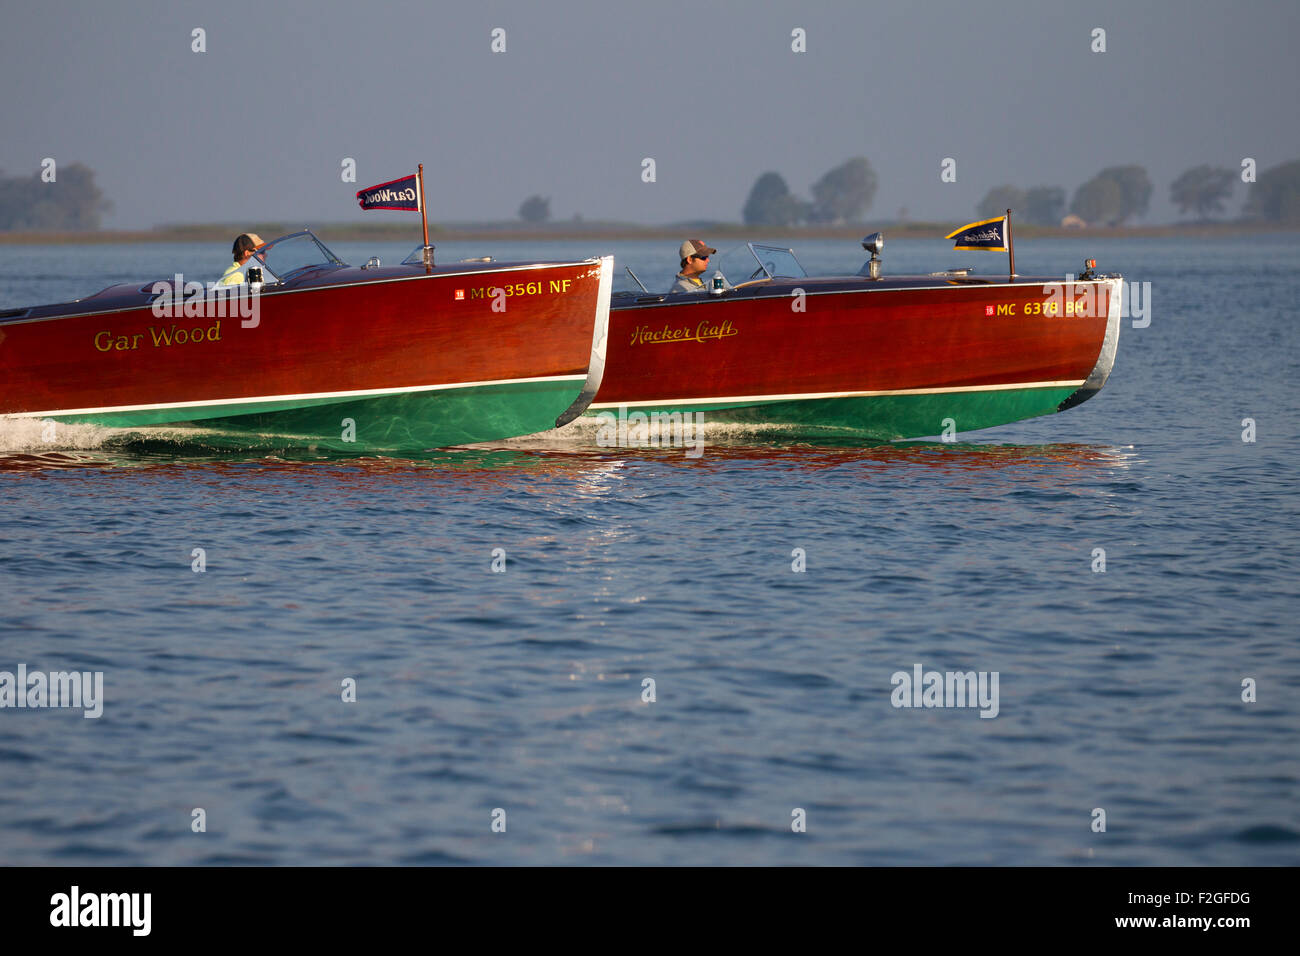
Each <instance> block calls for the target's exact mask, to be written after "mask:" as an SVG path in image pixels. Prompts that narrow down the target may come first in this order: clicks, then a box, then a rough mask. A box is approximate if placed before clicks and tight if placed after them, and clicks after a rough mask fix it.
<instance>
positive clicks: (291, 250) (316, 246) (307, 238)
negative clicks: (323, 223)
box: [254, 229, 345, 282]
mask: <svg viewBox="0 0 1300 956" xmlns="http://www.w3.org/2000/svg"><path fill="white" fill-rule="evenodd" d="M254 258H255V259H260V260H261V261H262V263H263V264H264V266H265V267H266V269H267V270H268V271H269V272H270V273H271V275H272V276H274V277H275V278H276V279H279V280H280V281H281V282H283V281H284V280H285V278H287V277H288V276H290V275H292V274H293V273H295V272H297V271H298V270H299V269H307V268H310V267H311V266H341V265H345V263H344V262H343V260H341V259H340V258H339V257H338V256H336V255H334V253H332V252H330V251H329V250H328V249H326V248H325V244H324V243H322V242H321V241H320V240H319V239H317V238H316V237H315V236H314V235H312V233H311V231H310V230H306V229H304V230H303V231H302V232H295V233H293V234H292V235H288V236H281V237H280V238H279V239H273V240H271V241H270V242H268V243H267V244H266V245H264V246H262V248H260V249H258V250H257V252H256V253H255V254H254Z"/></svg>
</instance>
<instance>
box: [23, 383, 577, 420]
mask: <svg viewBox="0 0 1300 956" xmlns="http://www.w3.org/2000/svg"><path fill="white" fill-rule="evenodd" d="M586 379H587V376H586V375H547V376H542V377H540V378H501V379H494V380H492V381H487V382H452V383H450V384H447V385H408V386H405V387H399V388H371V389H360V390H358V391H348V392H302V393H301V394H297V395H254V396H251V397H249V398H210V399H206V400H204V401H197V402H162V403H160V404H157V405H104V406H100V407H98V408H60V409H57V410H55V411H50V412H6V413H4V415H3V416H0V417H7V418H48V417H53V416H55V415H96V414H102V413H107V412H146V411H154V410H156V409H164V408H204V407H208V406H216V405H251V404H253V403H254V402H296V401H304V400H309V399H320V398H374V397H377V396H380V395H397V394H400V393H402V392H435V391H438V390H440V389H452V388H476V387H478V386H482V385H518V384H522V383H525V382H583V381H586Z"/></svg>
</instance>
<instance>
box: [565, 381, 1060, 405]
mask: <svg viewBox="0 0 1300 956" xmlns="http://www.w3.org/2000/svg"><path fill="white" fill-rule="evenodd" d="M1082 384H1083V379H1076V380H1074V381H1068V382H1015V383H1012V384H1009V385H952V386H949V387H948V388H893V389H886V390H883V391H868V392H793V393H791V394H788V395H718V396H716V397H708V398H663V399H658V400H655V401H635V402H593V403H592V405H591V407H592V408H619V407H623V408H632V407H634V406H641V405H705V404H713V403H715V402H727V403H748V402H765V403H766V402H789V401H808V400H812V399H820V398H880V397H884V396H887V395H950V394H952V393H954V392H997V391H1006V390H1008V389H1013V388H1078V387H1079V386H1080V385H1082Z"/></svg>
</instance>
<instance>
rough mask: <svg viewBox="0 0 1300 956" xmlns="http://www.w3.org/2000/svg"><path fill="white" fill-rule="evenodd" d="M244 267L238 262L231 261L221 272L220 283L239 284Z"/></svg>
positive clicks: (242, 276) (242, 278) (241, 280)
mask: <svg viewBox="0 0 1300 956" xmlns="http://www.w3.org/2000/svg"><path fill="white" fill-rule="evenodd" d="M243 269H244V267H243V266H241V265H240V264H239V263H238V262H232V263H230V265H229V266H227V267H226V271H225V272H223V273H221V285H239V284H240V283H242V282H243V281H244V272H243Z"/></svg>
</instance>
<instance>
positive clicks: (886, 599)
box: [0, 236, 1300, 865]
mask: <svg viewBox="0 0 1300 956" xmlns="http://www.w3.org/2000/svg"><path fill="white" fill-rule="evenodd" d="M325 238H326V239H327V241H328V237H325ZM337 245H338V248H337V250H336V251H338V252H339V253H340V254H342V255H343V257H344V258H346V259H349V260H351V261H364V258H365V257H366V256H367V255H370V254H372V253H374V254H380V255H381V256H382V257H383V258H384V259H385V261H387V260H388V259H391V258H400V257H401V256H402V255H404V254H405V253H406V252H407V251H409V249H408V248H406V247H405V246H403V247H401V248H400V249H399V248H397V247H395V246H388V245H378V246H377V247H376V246H373V245H372V246H365V245H360V244H345V243H340V244H337ZM489 245H490V244H486V243H479V244H474V245H473V246H472V247H471V246H465V247H464V248H460V247H456V248H452V247H451V246H450V245H449V246H448V248H447V249H441V248H440V254H441V255H444V256H446V257H447V258H456V257H459V256H461V255H465V256H469V255H477V254H486V253H492V254H495V255H497V256H498V257H499V258H508V257H513V256H534V257H550V256H559V255H566V256H567V255H573V254H582V255H587V254H593V253H603V252H610V251H613V252H615V253H616V254H617V255H618V257H619V258H618V266H619V268H620V269H621V267H622V266H623V265H625V264H627V265H631V266H632V267H633V268H634V269H635V270H636V271H637V272H638V274H640V275H641V278H642V279H643V281H646V282H647V284H649V285H652V286H661V285H666V283H667V281H668V277H669V275H670V274H671V272H672V271H674V270H673V269H672V266H673V265H674V263H672V262H670V261H669V260H670V259H671V256H672V253H673V249H672V248H671V246H672V243H658V244H652V243H631V242H629V243H606V244H605V245H604V246H601V247H599V248H596V247H592V246H591V244H584V243H553V244H548V243H533V244H517V245H515V246H512V247H509V248H504V249H502V248H489ZM1020 245H1021V246H1023V248H1018V249H1017V264H1018V265H1019V266H1020V267H1021V270H1022V271H1024V272H1041V273H1044V274H1053V275H1056V274H1064V273H1065V272H1068V271H1073V270H1076V269H1078V268H1079V265H1080V263H1081V261H1082V259H1083V258H1084V257H1085V256H1088V255H1091V256H1094V257H1096V258H1098V259H1099V260H1101V262H1100V265H1101V267H1102V268H1103V269H1107V270H1116V271H1121V272H1123V273H1125V275H1126V276H1128V277H1129V278H1131V279H1134V280H1137V281H1139V282H1142V281H1149V282H1150V283H1151V301H1150V304H1151V310H1150V319H1151V321H1150V326H1149V327H1147V328H1141V329H1134V328H1132V327H1131V326H1130V325H1129V324H1128V323H1127V322H1126V324H1125V327H1124V330H1123V332H1122V334H1121V338H1120V346H1119V358H1118V361H1117V363H1116V367H1115V372H1114V374H1113V375H1112V377H1111V380H1110V382H1109V383H1108V384H1107V385H1106V387H1105V389H1104V390H1103V391H1102V393H1101V394H1100V395H1099V396H1098V397H1097V398H1095V399H1093V400H1092V401H1090V402H1087V403H1085V404H1084V405H1082V406H1080V407H1078V408H1075V409H1072V410H1070V411H1068V412H1066V413H1064V414H1060V415H1055V416H1051V417H1049V418H1043V419H1037V420H1034V421H1031V422H1025V423H1021V424H1018V425H1013V426H1008V427H1004V428H1001V429H994V430H990V431H985V432H977V433H970V434H965V435H961V436H959V437H960V440H959V441H958V442H957V443H955V444H945V443H942V442H939V441H934V442H909V443H900V444H895V445H885V446H877V447H865V448H864V447H858V446H856V445H853V444H841V445H835V444H827V443H808V442H806V441H800V440H798V439H797V438H793V437H790V436H788V435H783V434H782V433H781V432H779V431H772V430H768V431H755V430H745V429H742V428H738V427H730V426H706V432H705V438H706V441H707V445H706V448H705V450H704V454H703V455H702V457H700V458H697V459H692V458H688V457H686V456H685V455H684V454H683V453H682V450H680V449H677V450H637V449H605V448H600V447H598V446H597V445H596V442H595V430H594V428H593V427H592V426H591V425H587V424H582V423H578V424H577V425H575V426H570V427H569V428H567V429H565V430H563V431H561V432H559V433H551V434H548V435H545V436H540V437H533V438H527V439H517V440H513V441H510V442H503V443H500V444H496V445H492V446H485V447H475V448H468V449H458V450H451V451H441V452H429V453H427V454H425V455H422V456H419V457H418V458H417V459H413V460H412V459H402V460H394V459H380V458H369V459H360V460H357V459H346V458H324V457H318V456H313V455H309V454H289V453H285V454H283V455H280V456H276V457H266V456H264V455H261V454H259V455H257V456H241V455H224V456H221V457H214V456H213V455H212V454H210V453H206V452H204V451H203V450H202V449H199V448H194V447H188V446H178V445H176V444H175V443H174V442H172V441H170V440H169V437H168V434H167V432H166V430H165V429H158V430H152V431H150V432H148V433H145V434H141V433H135V434H133V435H127V434H123V433H118V432H113V431H110V430H106V429H97V428H93V427H90V426H86V427H82V428H79V429H66V430H64V432H63V438H62V440H63V442H64V443H65V447H59V448H57V449H51V448H50V446H49V445H47V444H44V443H42V441H41V440H40V434H39V425H38V424H37V423H31V422H16V421H12V420H10V421H0V670H8V671H13V670H14V669H16V667H17V666H18V665H19V664H20V663H23V664H25V665H26V666H27V668H28V670H29V671H34V670H43V671H54V670H69V669H77V670H86V671H102V672H103V674H104V703H103V716H102V717H100V718H98V719H84V718H83V717H82V715H81V712H80V711H73V710H50V709H46V710H32V709H21V710H19V709H0V863H7V864H15V863H17V864H41V863H56V864H58V863H90V864H214V863H215V864H223V863H266V864H324V865H330V864H355V863H365V864H390V863H415V864H425V863H446V862H466V863H547V864H549V863H603V864H642V863H648V864H665V863H677V864H683V863H684V864H694V863H700V864H703V863H724V864H747V863H766V864H785V863H794V864H858V863H872V864H891V863H899V864H946V863H963V864H979V863H995V864H1077V863H1084V864H1138V865H1155V864H1175V865H1179V864H1204V863H1208V864H1256V863H1259V864H1294V863H1295V862H1297V860H1300V801H1298V800H1297V796H1298V795H1300V787H1298V779H1300V767H1298V766H1297V765H1298V762H1300V760H1298V758H1297V754H1298V753H1300V736H1298V733H1297V731H1298V730H1300V720H1298V714H1300V705H1298V703H1297V701H1298V700H1300V653H1297V637H1298V635H1300V629H1298V628H1297V624H1296V619H1297V616H1298V612H1300V601H1298V600H1297V589H1298V585H1297V580H1298V579H1300V560H1298V551H1300V546H1298V545H1297V541H1298V540H1300V519H1298V518H1297V513H1296V501H1297V497H1296V492H1295V479H1296V462H1297V461H1300V440H1298V439H1297V422H1300V398H1298V397H1297V395H1298V390H1297V388H1296V386H1295V383H1296V381H1297V377H1298V373H1300V368H1298V365H1300V349H1297V344H1298V337H1300V336H1298V333H1297V315H1296V309H1295V306H1294V284H1295V282H1294V280H1295V278H1296V271H1297V265H1296V264H1297V262H1300V241H1297V239H1296V237H1293V236H1283V237H1276V236H1275V237H1260V238H1252V239H1243V240H1238V241H1234V242H1229V243H1224V242H1221V241H1220V242H1208V241H1207V242H1197V241H1192V242H1177V241H1174V240H1123V241H1119V240H1110V241H1097V240H1092V241H1083V240H1071V241H1068V242H1067V241H1047V240H1044V241H1039V242H1035V243H1028V242H1026V243H1021V244H1020ZM661 246H666V247H668V248H667V249H666V250H665V248H661ZM945 250H946V244H941V243H922V242H915V243H908V242H897V243H893V244H891V246H890V247H889V248H888V250H887V255H886V257H885V258H886V271H891V270H892V271H910V270H922V271H930V270H932V269H939V268H946V267H949V266H952V265H965V264H968V263H969V264H974V265H977V266H981V267H983V268H984V269H985V270H986V271H995V270H996V269H997V268H999V267H1000V261H999V260H998V259H996V258H995V257H991V256H989V257H984V258H982V259H981V258H980V256H979V255H978V254H976V253H964V254H960V256H961V257H962V258H961V259H960V261H958V258H957V257H955V256H954V255H953V254H952V253H951V252H949V251H945ZM797 251H799V252H800V253H801V255H802V257H803V259H804V260H805V263H806V264H807V265H808V266H809V267H810V271H814V272H816V271H840V270H844V269H846V268H851V269H853V270H856V268H857V267H858V266H859V265H860V264H861V254H860V252H859V251H857V250H855V248H854V247H853V246H852V244H847V245H846V244H843V243H831V242H819V243H804V244H803V246H802V248H800V249H798V250H797ZM221 252H222V250H220V249H218V250H212V249H209V248H207V247H204V246H199V245H175V246H147V247H142V246H133V247H121V248H104V247H89V246H88V247H66V246H63V247H44V248H42V247H29V248H24V249H22V250H15V249H9V248H6V250H5V252H4V254H3V256H0V308H7V307H14V306H19V305H29V304H34V303H37V302H45V301H57V300H61V299H67V298H73V297H77V296H81V295H86V294H88V293H90V292H93V291H95V290H96V289H98V288H101V287H103V286H104V285H107V284H109V283H110V282H112V281H119V280H125V279H135V278H149V277H155V276H165V275H170V274H171V273H173V272H175V271H185V272H194V273H205V272H207V271H212V270H214V269H217V270H219V267H220V266H221V265H222V263H221V259H222V255H221ZM735 255H736V259H735V260H732V261H733V262H734V265H728V264H726V263H724V268H727V269H728V275H729V277H730V278H731V279H732V280H733V281H736V279H737V274H738V273H739V272H741V271H746V272H747V267H746V266H744V265H743V260H742V258H741V257H740V254H739V253H736V254H735ZM741 278H743V276H741ZM1247 418H1250V419H1253V421H1254V423H1255V429H1256V440H1255V441H1254V442H1243V441H1242V432H1243V419H1247ZM196 548H201V549H203V554H204V558H205V561H206V570H205V571H204V572H203V573H196V572H195V571H193V570H192V565H193V563H194V561H195V558H194V549H196ZM494 549H502V551H503V552H504V555H501V552H497V554H498V563H499V562H500V560H502V559H503V560H504V562H505V568H506V570H505V572H504V573H494V572H493V571H492V564H493V559H494V558H493V555H494ZM795 549H802V552H803V554H804V555H805V556H806V558H805V560H806V571H804V572H803V573H796V572H795V571H793V570H792V564H793V563H794V562H795V561H796V560H797V559H796V557H795V554H794V552H795ZM1096 549H1104V552H1105V555H1104V557H1105V571H1104V572H1099V571H1095V570H1094V568H1096V567H1097V566H1098V560H1097V554H1098V552H1097V551H1096ZM914 664H921V665H922V666H923V667H924V668H925V669H926V670H938V671H970V670H974V671H988V672H997V673H998V675H999V688H1000V697H999V707H998V713H997V716H996V717H994V718H992V719H982V718H981V717H980V716H979V712H978V710H975V709H958V708H949V709H925V708H921V709H911V708H895V707H894V706H892V704H891V690H892V686H891V676H892V675H893V674H894V673H895V672H897V671H907V672H909V673H910V672H911V670H912V667H913V665H914ZM348 678H351V679H353V680H355V682H356V701H355V703H344V702H343V701H342V700H341V688H342V686H343V682H344V681H345V680H346V679H348ZM647 678H650V679H653V681H654V690H655V698H656V699H655V700H654V701H653V702H650V703H647V702H645V701H644V700H643V686H644V685H643V682H644V681H645V680H646V679H647ZM1247 678H1249V679H1252V680H1253V681H1254V682H1255V684H1256V689H1255V694H1256V696H1257V700H1256V701H1255V702H1253V703H1247V702H1243V700H1242V694H1243V687H1242V682H1243V680H1245V679H1247ZM195 808H202V809H203V810H204V811H205V813H206V827H207V828H206V832H203V833H195V832H192V829H191V822H192V819H193V811H194V810H195ZM498 808H499V809H500V810H502V811H504V815H505V820H506V831H505V832H504V833H494V832H493V831H492V821H493V814H494V810H497V809H498ZM795 808H800V809H802V810H803V811H804V813H805V814H806V820H807V832H805V833H795V832H792V827H791V823H792V820H793V819H794V817H793V816H792V812H793V811H795ZM1095 808H1102V809H1104V810H1105V814H1106V831H1105V832H1104V833H1099V832H1093V830H1092V823H1093V820H1094V817H1095V814H1094V809H1095ZM497 816H498V817H499V816H500V814H498V815H497Z"/></svg>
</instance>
